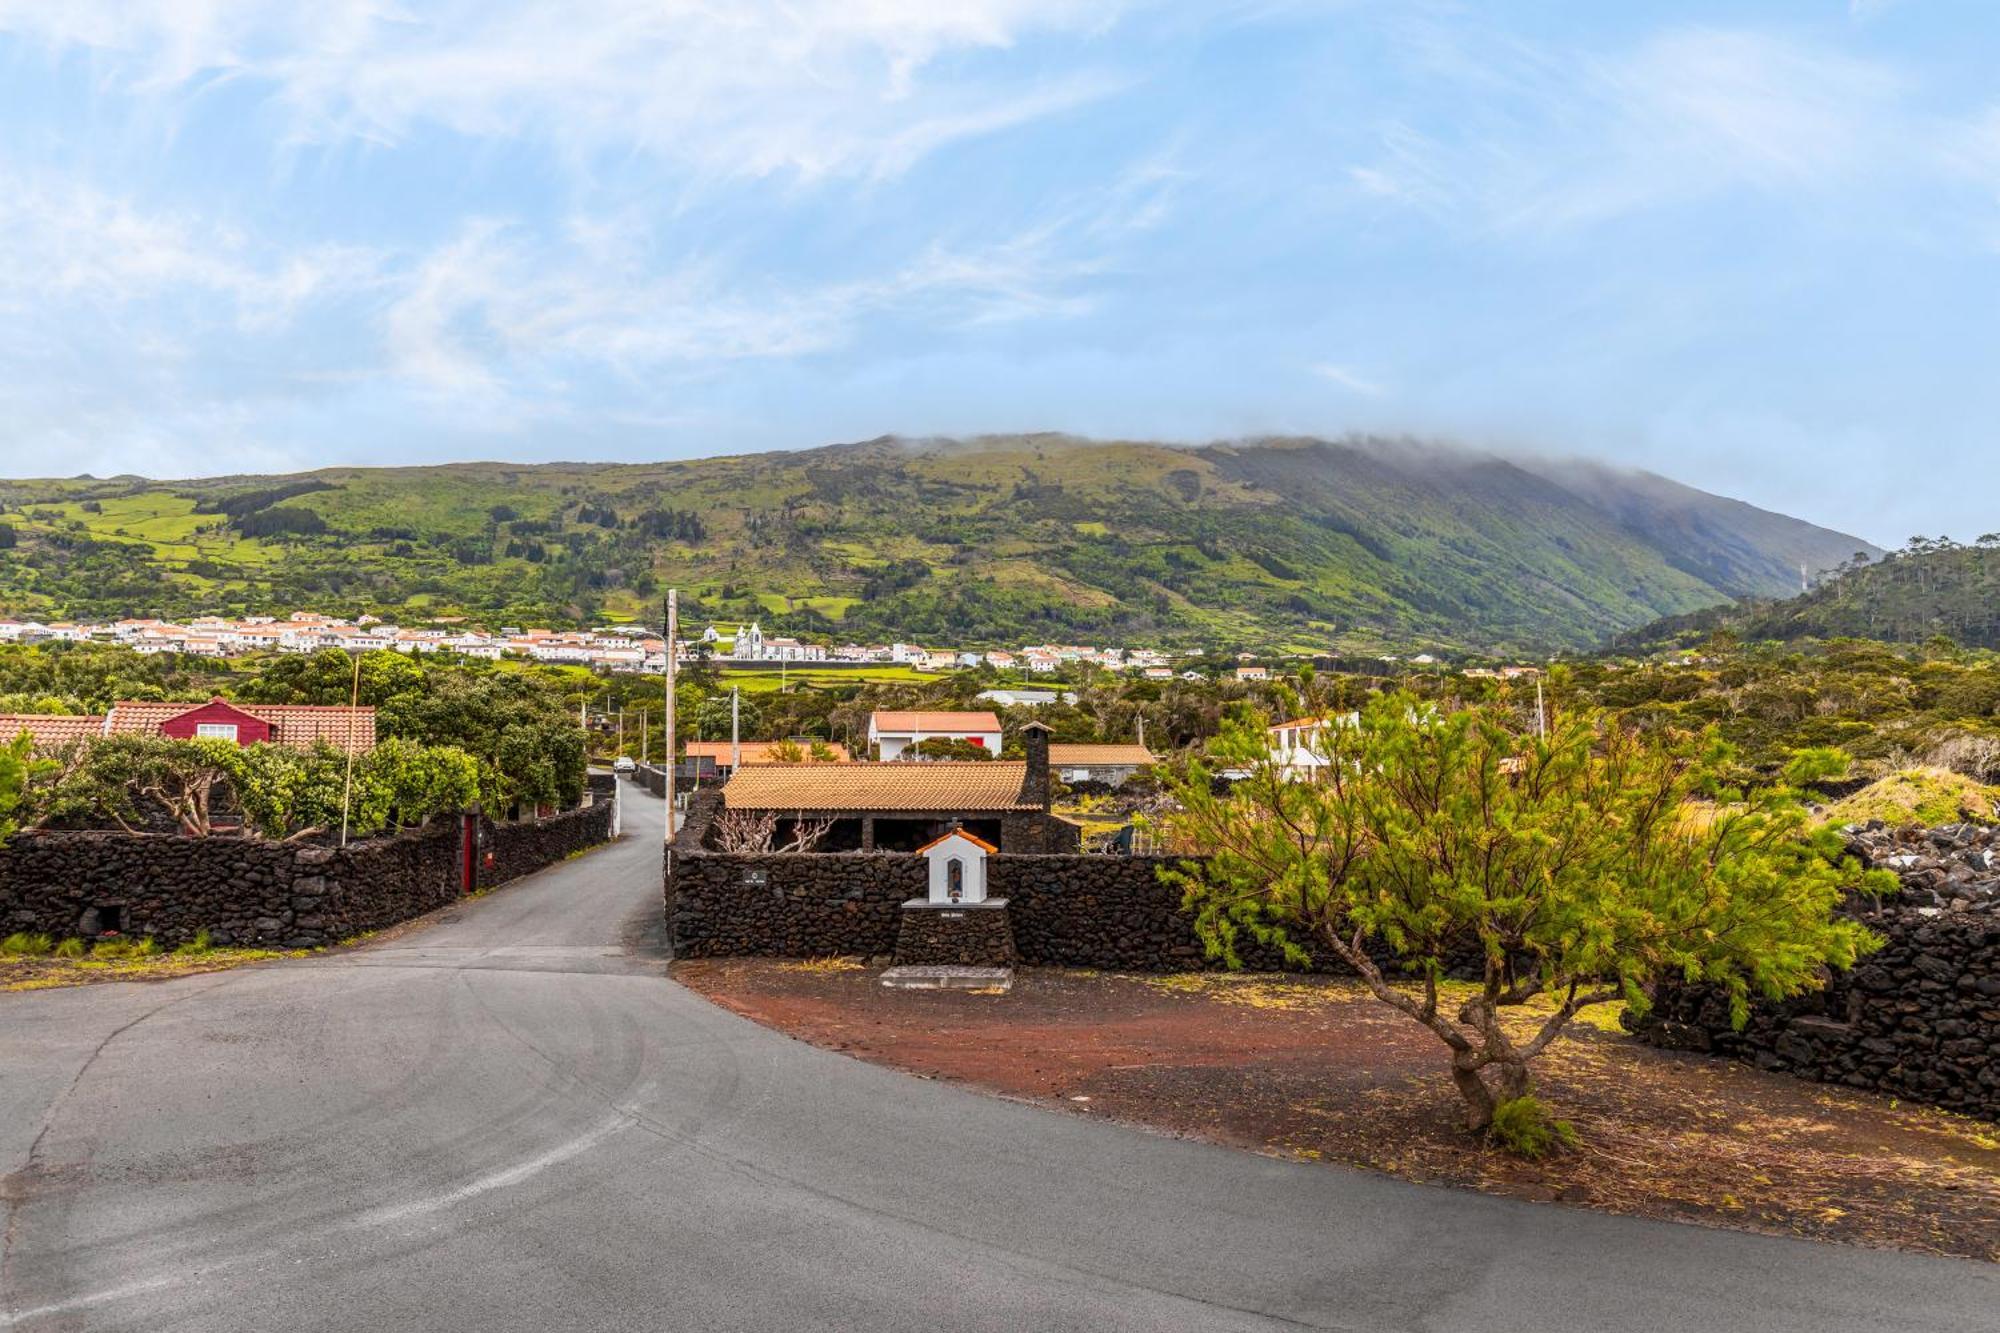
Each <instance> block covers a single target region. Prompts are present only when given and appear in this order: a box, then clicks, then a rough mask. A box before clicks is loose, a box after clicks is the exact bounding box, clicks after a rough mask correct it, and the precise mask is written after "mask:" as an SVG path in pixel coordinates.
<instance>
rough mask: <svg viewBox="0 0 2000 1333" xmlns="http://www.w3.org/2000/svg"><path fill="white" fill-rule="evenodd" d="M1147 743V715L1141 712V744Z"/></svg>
mask: <svg viewBox="0 0 2000 1333" xmlns="http://www.w3.org/2000/svg"><path fill="white" fill-rule="evenodd" d="M1145 743H1146V715H1145V714H1144V713H1141V714H1139V744H1140V745H1142V746H1143V745H1144V744H1145Z"/></svg>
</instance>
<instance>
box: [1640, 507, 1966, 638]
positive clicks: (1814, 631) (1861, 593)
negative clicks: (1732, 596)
mask: <svg viewBox="0 0 2000 1333" xmlns="http://www.w3.org/2000/svg"><path fill="white" fill-rule="evenodd" d="M1717 633H1724V634H1727V635H1730V636H1733V637H1735V638H1738V639H1743V640H1776V641H1780V642H1786V641H1794V640H1801V639H1839V638H1859V639H1877V640H1883V641H1886V642H1891V643H1924V642H1927V641H1929V640H1933V639H1941V640H1946V641H1949V642H1950V643H1952V644H1956V645H1959V646H1962V647H1966V648H2000V533H1987V534H1986V535H1984V536H1981V537H1980V538H1979V539H1978V540H1976V541H1974V542H1971V543H1969V544H1961V543H1959V542H1955V541H1952V540H1951V539H1950V538H1948V537H1912V538H1911V539H1910V540H1909V542H1908V543H1907V544H1906V545H1904V546H1903V547H1902V548H1901V549H1899V550H1895V551H1891V552H1889V553H1888V554H1886V555H1884V556H1883V557H1882V558H1881V559H1879V560H1870V559H1868V558H1867V557H1866V556H1865V555H1857V556H1855V557H1853V558H1850V559H1849V560H1847V561H1845V562H1843V563H1841V564H1840V565H1838V566H1836V567H1835V568H1834V569H1832V570H1830V571H1828V572H1827V573H1826V574H1825V575H1824V576H1823V577H1822V578H1821V581H1820V582H1819V583H1818V585H1817V586H1815V587H1813V588H1812V589H1810V590H1809V591H1807V592H1805V593H1803V594H1801V595H1799V596H1797V597H1792V598H1788V599H1785V600H1783V601H1774V600H1752V601H1743V602H1738V603H1736V604H1734V605H1730V606H1719V607H1712V608H1708V609H1705V610H1701V611H1695V612H1692V613H1689V614H1686V615H1680V616H1673V617H1668V618H1666V619H1663V620H1660V621H1657V622H1655V623H1654V624H1652V625H1648V626H1646V627H1645V628H1644V629H1641V630H1638V631H1635V632H1633V633H1632V634H1629V635H1625V636H1622V637H1621V638H1620V639H1619V640H1618V645H1619V646H1620V647H1625V648H1645V647H1661V646H1687V645H1692V644H1696V643H1699V642H1702V641H1703V640H1705V639H1707V638H1709V637H1710V636H1713V635H1715V634H1717Z"/></svg>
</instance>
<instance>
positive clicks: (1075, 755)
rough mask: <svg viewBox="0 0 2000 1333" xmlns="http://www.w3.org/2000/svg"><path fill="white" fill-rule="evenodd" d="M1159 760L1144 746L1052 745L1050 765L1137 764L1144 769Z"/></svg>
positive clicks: (1050, 748) (1059, 766) (1128, 744)
mask: <svg viewBox="0 0 2000 1333" xmlns="http://www.w3.org/2000/svg"><path fill="white" fill-rule="evenodd" d="M1158 762H1159V760H1157V759H1155V758H1154V757H1153V752H1152V751H1151V750H1148V749H1147V748H1146V747H1145V746H1143V745H1137V744H1133V743H1131V742H1126V743H1125V744H1122V745H1050V746H1049V763H1050V764H1051V765H1052V766H1054V767H1056V768H1063V767H1065V766H1077V765H1082V766H1089V765H1091V764H1137V765H1140V766H1141V767H1144V766H1146V765H1149V764H1156V763H1158Z"/></svg>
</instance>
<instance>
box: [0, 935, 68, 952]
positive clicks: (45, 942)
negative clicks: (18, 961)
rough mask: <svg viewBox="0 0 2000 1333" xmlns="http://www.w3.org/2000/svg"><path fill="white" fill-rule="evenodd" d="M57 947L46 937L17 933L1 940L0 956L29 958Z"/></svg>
mask: <svg viewBox="0 0 2000 1333" xmlns="http://www.w3.org/2000/svg"><path fill="white" fill-rule="evenodd" d="M54 947H55V943H54V941H52V940H51V939H49V937H48V936H46V935H30V934H28V933H26V932H25V931H15V932H14V933H13V934H12V935H9V936H8V937H7V938H6V939H4V940H0V954H5V955H7V956H8V957H10V958H29V957H34V956H36V955H38V954H45V953H47V952H48V951H49V950H50V949H52V948H54Z"/></svg>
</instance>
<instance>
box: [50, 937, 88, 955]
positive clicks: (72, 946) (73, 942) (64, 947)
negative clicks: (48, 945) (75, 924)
mask: <svg viewBox="0 0 2000 1333" xmlns="http://www.w3.org/2000/svg"><path fill="white" fill-rule="evenodd" d="M54 953H55V956H56V957H58V958H81V957H83V954H84V947H83V941H82V940H80V939H78V938H77V937H76V936H74V935H72V936H70V937H69V938H68V939H66V940H64V941H63V942H62V943H61V944H58V945H57V946H56V947H55V949H54Z"/></svg>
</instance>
